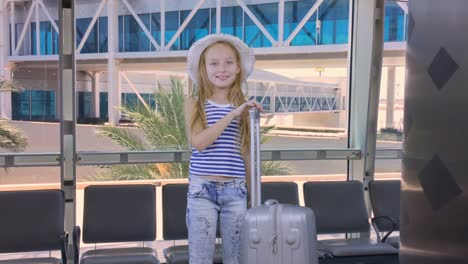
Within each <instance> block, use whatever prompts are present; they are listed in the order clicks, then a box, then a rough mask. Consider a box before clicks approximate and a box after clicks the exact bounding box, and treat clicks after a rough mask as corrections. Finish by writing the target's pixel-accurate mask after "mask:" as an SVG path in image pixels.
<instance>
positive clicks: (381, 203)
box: [369, 180, 401, 248]
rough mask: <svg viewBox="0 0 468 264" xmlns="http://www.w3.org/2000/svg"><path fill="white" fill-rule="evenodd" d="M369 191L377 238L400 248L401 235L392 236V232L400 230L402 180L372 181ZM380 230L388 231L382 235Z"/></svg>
mask: <svg viewBox="0 0 468 264" xmlns="http://www.w3.org/2000/svg"><path fill="white" fill-rule="evenodd" d="M369 192H370V201H371V204H372V211H373V212H374V218H372V226H373V227H374V229H375V232H376V233H377V239H378V240H379V241H382V242H385V243H388V244H390V245H392V246H393V247H395V248H399V247H400V237H399V236H393V237H390V234H392V232H393V231H399V230H400V192H401V184H400V181H399V180H379V181H371V182H370V183H369ZM380 232H386V234H385V235H384V236H383V237H381V236H380Z"/></svg>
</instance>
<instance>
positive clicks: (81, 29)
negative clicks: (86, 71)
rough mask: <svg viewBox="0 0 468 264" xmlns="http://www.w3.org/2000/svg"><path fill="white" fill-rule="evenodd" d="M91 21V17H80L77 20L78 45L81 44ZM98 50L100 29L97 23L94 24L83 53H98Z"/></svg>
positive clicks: (82, 50)
mask: <svg viewBox="0 0 468 264" xmlns="http://www.w3.org/2000/svg"><path fill="white" fill-rule="evenodd" d="M90 23H91V18H80V19H77V20H76V46H77V47H78V45H80V42H81V39H83V37H84V34H85V32H86V29H88V26H89V24H90ZM97 52H98V31H97V23H95V24H94V26H93V29H92V30H91V32H90V34H89V36H88V38H87V39H86V42H85V44H84V45H83V48H82V49H81V53H97Z"/></svg>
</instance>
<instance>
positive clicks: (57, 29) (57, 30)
mask: <svg viewBox="0 0 468 264" xmlns="http://www.w3.org/2000/svg"><path fill="white" fill-rule="evenodd" d="M104 1H105V0H104ZM38 3H39V5H40V6H41V8H42V11H44V14H45V15H46V16H47V18H48V19H49V21H50V23H51V24H52V26H53V27H54V29H55V32H57V34H58V33H59V28H58V26H57V23H55V20H54V19H53V18H52V16H51V15H50V13H49V11H48V10H47V8H46V6H45V5H44V2H43V1H42V0H38Z"/></svg>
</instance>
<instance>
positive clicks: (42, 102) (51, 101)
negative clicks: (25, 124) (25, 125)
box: [31, 90, 55, 121]
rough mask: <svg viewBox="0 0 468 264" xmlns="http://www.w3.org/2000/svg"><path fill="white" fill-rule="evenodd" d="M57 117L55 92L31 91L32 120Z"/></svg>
mask: <svg viewBox="0 0 468 264" xmlns="http://www.w3.org/2000/svg"><path fill="white" fill-rule="evenodd" d="M54 119H55V92H54V91H34V90H33V91H31V120H41V121H46V120H54Z"/></svg>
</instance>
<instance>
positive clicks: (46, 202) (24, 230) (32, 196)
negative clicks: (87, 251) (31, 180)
mask: <svg viewBox="0 0 468 264" xmlns="http://www.w3.org/2000/svg"><path fill="white" fill-rule="evenodd" d="M0 212H1V217H0V253H16V252H31V251H52V250H60V251H61V258H60V259H58V258H51V257H49V258H28V259H14V260H2V261H0V263H4V264H6V263H10V264H20V263H41V264H42V263H43V264H52V263H53V264H60V263H62V264H66V263H67V252H66V248H67V243H68V235H67V233H66V232H65V231H64V215H65V199H64V194H63V192H62V191H61V190H38V191H8V192H0Z"/></svg>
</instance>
